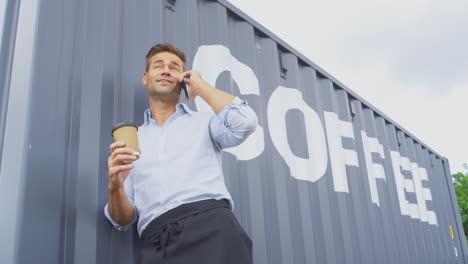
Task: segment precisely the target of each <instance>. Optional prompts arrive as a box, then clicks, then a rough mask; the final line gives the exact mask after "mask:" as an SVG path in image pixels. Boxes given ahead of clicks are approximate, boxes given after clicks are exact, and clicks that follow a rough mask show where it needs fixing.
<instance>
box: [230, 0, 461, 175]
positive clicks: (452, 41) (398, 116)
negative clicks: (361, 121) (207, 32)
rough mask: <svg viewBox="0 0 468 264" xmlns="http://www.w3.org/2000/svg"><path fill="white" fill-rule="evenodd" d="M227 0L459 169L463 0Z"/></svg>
mask: <svg viewBox="0 0 468 264" xmlns="http://www.w3.org/2000/svg"><path fill="white" fill-rule="evenodd" d="M230 2H231V3H233V4H234V5H235V6H237V7H239V8H240V9H241V10H242V11H244V12H245V13H247V14H248V15H249V16H251V17H252V18H254V19H255V20H257V21H258V22H259V23H260V24H262V25H263V26H265V27H266V28H268V29H269V30H270V31H272V32H273V33H274V34H276V35H278V36H279V37H280V38H281V39H283V40H284V41H285V42H286V43H288V44H289V45H291V46H292V47H294V48H295V49H297V50H298V51H299V52H301V53H302V54H304V55H305V56H306V57H308V58H309V59H311V60H312V61H314V62H315V63H316V64H317V65H319V66H320V67H322V68H323V69H325V70H326V71H328V72H329V73H330V74H331V75H333V76H334V77H336V78H337V79H338V80H340V81H341V82H343V83H344V84H345V85H347V86H348V87H349V88H351V89H352V90H354V91H355V92H356V93H357V94H359V95H360V96H362V97H363V98H364V99H366V100H367V101H369V102H370V103H371V104H373V105H374V106H376V107H377V108H378V109H380V110H382V112H384V113H385V114H386V115H388V116H389V117H390V118H392V119H393V120H394V121H396V122H397V123H398V124H400V125H402V126H403V127H404V128H406V129H407V130H408V131H409V132H411V133H412V134H413V135H415V136H416V137H417V138H419V139H420V140H421V141H423V142H424V143H425V144H426V145H428V146H429V147H431V148H432V149H434V150H435V151H437V152H438V153H439V154H441V155H445V156H446V157H447V158H448V159H449V161H450V163H451V169H452V171H453V172H456V171H463V163H464V162H468V155H466V151H467V150H468V143H467V141H468V139H467V133H466V131H468V121H467V115H468V111H467V110H466V107H465V105H466V101H467V100H468V49H467V48H466V47H468V27H467V26H466V25H468V13H467V12H468V1H465V0H450V1H435V0H432V1H427V0H416V1H390V0H385V1H372V0H357V1H340V0H328V1H309V0H289V1H287V2H284V1H268V0H255V1H250V0H230Z"/></svg>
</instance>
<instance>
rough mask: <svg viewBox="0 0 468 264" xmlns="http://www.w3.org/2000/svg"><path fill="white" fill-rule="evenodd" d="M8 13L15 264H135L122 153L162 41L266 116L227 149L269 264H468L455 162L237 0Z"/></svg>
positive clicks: (103, 3) (3, 48)
mask: <svg viewBox="0 0 468 264" xmlns="http://www.w3.org/2000/svg"><path fill="white" fill-rule="evenodd" d="M285 4H286V2H285ZM0 17H2V19H3V20H2V21H0V33H1V43H0V68H1V70H0V81H1V90H0V116H1V117H0V162H1V167H0V197H1V199H0V201H1V204H2V206H1V210H0V212H1V220H0V234H1V235H0V263H15V264H16V263H47V264H53V263H67V264H72V263H76V264H82V263H86V264H90V263H113V264H117V263H136V258H137V255H138V249H139V248H140V246H141V242H140V241H139V239H138V234H137V232H136V228H134V229H132V230H129V231H127V232H120V231H117V230H115V229H114V228H113V227H112V225H111V224H110V223H109V222H108V221H107V219H106V218H105V217H104V214H103V207H104V205H105V204H106V202H107V195H108V193H107V157H108V155H109V145H110V144H111V142H112V141H113V139H112V137H111V135H110V131H111V129H112V126H113V124H115V123H118V122H121V121H128V120H133V121H134V122H136V123H137V124H141V123H142V122H143V111H144V110H145V109H146V108H147V107H148V99H147V94H146V88H145V87H144V86H143V85H142V84H141V76H142V74H143V72H144V70H145V55H146V52H147V51H148V50H149V48H150V47H151V46H152V45H154V44H156V43H159V42H170V43H173V44H175V45H176V46H178V47H179V48H181V49H182V50H184V51H185V52H186V54H187V66H188V68H192V69H198V70H199V71H200V72H201V73H202V75H203V77H204V78H205V79H206V80H207V81H208V82H210V83H211V84H213V85H215V86H216V87H217V88H219V89H222V90H225V91H228V92H230V93H232V94H234V95H236V96H239V97H240V98H242V99H245V100H247V101H248V103H249V105H250V106H251V107H252V108H253V109H254V110H255V112H256V113H257V115H258V119H259V121H258V127H257V130H256V131H255V133H254V134H252V135H251V136H250V137H249V139H248V140H247V141H246V142H245V143H243V144H241V145H240V146H238V147H235V148H231V149H227V150H226V151H225V152H224V153H223V165H224V174H225V179H226V185H227V187H228V189H229V191H230V193H231V194H232V196H233V198H234V201H235V204H236V206H235V208H234V213H235V215H236V216H237V217H238V219H239V221H240V223H241V224H242V226H243V227H244V228H245V230H246V231H247V232H248V234H249V235H250V236H251V237H252V239H253V242H254V261H255V263H268V264H275V263H295V264H296V263H298V264H299V263H330V264H332V263H356V264H357V263H369V264H370V263H372V264H374V263H434V264H440V263H468V261H467V254H468V253H467V248H466V243H465V234H464V231H463V226H462V222H461V217H460V214H459V208H458V204H457V200H456V195H455V192H454V187H453V183H452V180H451V175H450V168H449V164H448V161H447V159H446V158H445V157H443V156H441V155H439V154H438V153H437V152H435V151H434V150H432V149H431V148H430V147H429V146H427V145H425V144H424V143H422V142H421V141H420V140H418V139H417V138H416V137H415V136H413V135H412V134H411V133H409V132H408V131H407V130H405V129H404V128H403V127H401V126H400V125H398V124H397V123H396V122H394V121H393V120H391V119H390V118H388V117H387V116H386V115H385V114H384V113H382V112H381V111H379V110H378V109H377V108H376V107H374V106H373V105H371V104H369V103H368V102H366V101H365V100H364V99H363V98H361V97H360V96H359V95H357V94H356V93H355V92H353V91H352V90H350V89H349V88H348V87H346V86H345V85H344V84H343V83H341V82H339V81H338V80H337V79H335V78H334V77H333V76H331V75H330V74H328V73H327V72H326V71H325V70H323V69H322V68H320V67H319V66H317V65H316V64H314V63H313V62H312V61H310V60H309V59H308V58H306V57H304V56H303V55H302V54H300V53H299V52H297V51H296V50H295V49H294V48H292V47H291V46H289V45H288V44H287V43H285V42H284V41H283V40H281V39H279V38H278V37H277V36H275V35H274V34H273V33H271V32H270V31H269V30H267V29H266V28H264V27H263V26H262V25H260V24H258V23H257V22H255V21H254V20H252V19H251V18H250V17H248V16H247V15H245V14H244V13H243V12H242V11H240V10H239V9H237V8H236V7H234V6H232V5H231V4H230V3H228V2H227V1H225V0H218V1H213V0H211V1H210V0H193V1H192V0H189V1H176V0H138V1H125V0H81V1H76V0H42V1H41V0H21V1H19V0H18V1H16V0H3V1H0ZM311 30H312V31H313V28H311ZM315 37H316V38H318V39H319V38H320V36H318V35H316V36H315ZM316 52H320V51H319V50H317V51H316ZM188 105H189V107H190V108H191V109H193V110H198V111H210V109H209V108H208V107H207V104H206V103H204V102H203V101H202V100H197V101H195V102H192V103H189V104H188ZM187 133H190V132H189V131H188V132H187ZM441 136H444V135H441Z"/></svg>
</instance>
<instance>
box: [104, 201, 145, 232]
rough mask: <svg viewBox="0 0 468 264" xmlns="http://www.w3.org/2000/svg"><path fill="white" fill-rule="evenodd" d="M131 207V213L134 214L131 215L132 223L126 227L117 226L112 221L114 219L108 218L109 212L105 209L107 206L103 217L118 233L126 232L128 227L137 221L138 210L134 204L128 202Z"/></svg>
mask: <svg viewBox="0 0 468 264" xmlns="http://www.w3.org/2000/svg"><path fill="white" fill-rule="evenodd" d="M130 203H131V204H132V206H133V211H134V214H133V219H132V222H130V224H128V225H125V226H121V225H119V224H118V223H117V222H115V221H114V219H112V217H111V216H110V214H109V210H108V209H107V206H108V204H106V206H105V207H104V215H105V216H106V218H107V219H108V220H109V222H111V223H112V225H113V226H114V228H115V229H117V230H119V231H127V230H128V229H129V228H130V226H131V225H132V224H134V223H135V222H136V221H137V219H138V210H137V209H136V206H135V204H134V203H132V202H130Z"/></svg>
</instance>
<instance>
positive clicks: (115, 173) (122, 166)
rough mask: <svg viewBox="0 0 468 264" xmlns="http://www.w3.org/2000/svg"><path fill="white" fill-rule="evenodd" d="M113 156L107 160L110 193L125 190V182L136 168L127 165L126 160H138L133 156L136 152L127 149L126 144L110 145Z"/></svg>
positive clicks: (131, 164) (115, 143)
mask: <svg viewBox="0 0 468 264" xmlns="http://www.w3.org/2000/svg"><path fill="white" fill-rule="evenodd" d="M110 151H111V155H110V156H109V158H108V159H107V166H108V167H109V185H108V186H107V188H108V189H109V192H113V191H119V190H123V188H124V181H125V179H127V177H128V174H129V173H130V170H131V169H133V168H134V167H135V165H134V164H133V163H130V164H126V163H124V162H123V161H124V160H132V161H134V160H136V159H137V157H135V156H134V155H132V153H133V152H134V150H133V149H131V148H126V147H125V142H122V141H117V142H114V143H112V144H111V145H110Z"/></svg>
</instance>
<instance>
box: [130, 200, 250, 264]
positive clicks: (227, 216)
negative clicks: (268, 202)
mask: <svg viewBox="0 0 468 264" xmlns="http://www.w3.org/2000/svg"><path fill="white" fill-rule="evenodd" d="M141 239H142V240H143V242H144V247H143V248H142V250H141V252H140V255H139V261H138V263H140V264H149V263H152V264H153V263H154V264H159V263H161V264H169V263H170V264H179V263H184V264H185V263H191V264H198V263H200V264H201V263H203V264H211V263H213V264H214V263H216V264H220V263H223V264H231V263H232V264H244V263H245V264H251V263H252V240H251V239H250V238H249V236H248V235H247V233H246V232H245V231H244V229H243V228H242V227H241V225H240V224H239V222H238V221H237V219H236V217H235V216H234V214H233V213H232V211H231V209H230V207H229V204H228V202H227V201H226V200H205V201H199V202H194V203H189V204H183V205H181V206H179V207H177V208H174V209H172V210H169V211H168V212H166V213H164V214H162V215H161V216H159V217H158V218H156V219H155V220H153V221H152V222H151V223H150V224H149V225H148V226H147V227H146V229H145V230H144V231H143V233H142V235H141Z"/></svg>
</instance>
